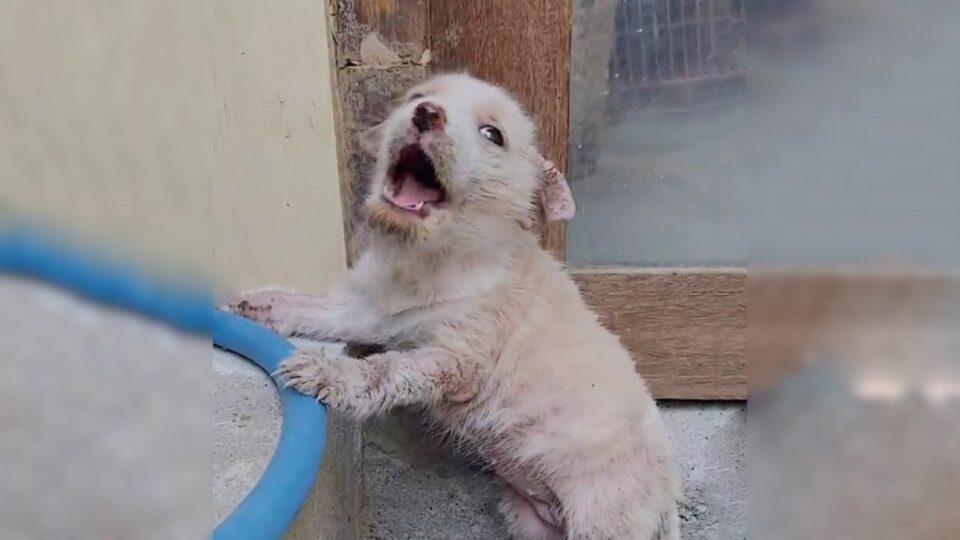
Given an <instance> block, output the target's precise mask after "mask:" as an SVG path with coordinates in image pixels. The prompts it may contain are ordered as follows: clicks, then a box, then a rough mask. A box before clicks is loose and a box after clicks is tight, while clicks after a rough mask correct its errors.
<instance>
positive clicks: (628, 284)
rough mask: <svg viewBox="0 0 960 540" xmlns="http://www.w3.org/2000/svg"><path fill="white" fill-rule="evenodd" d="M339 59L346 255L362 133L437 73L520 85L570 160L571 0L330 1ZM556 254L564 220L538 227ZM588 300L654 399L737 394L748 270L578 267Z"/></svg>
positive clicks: (547, 136)
mask: <svg viewBox="0 0 960 540" xmlns="http://www.w3.org/2000/svg"><path fill="white" fill-rule="evenodd" d="M327 8H328V15H329V17H330V23H331V24H330V26H331V28H332V29H333V31H332V33H331V41H332V43H331V45H332V46H331V50H332V51H333V54H334V55H335V57H334V62H335V65H336V77H335V79H336V82H335V86H336V88H335V91H336V99H337V101H338V102H339V103H340V105H341V106H340V107H338V113H339V114H338V117H337V122H338V131H339V133H341V134H342V135H343V136H342V138H341V140H340V142H339V143H338V152H339V157H340V163H341V174H340V177H341V194H342V197H343V205H344V231H345V234H346V236H347V239H346V241H347V246H348V258H349V259H350V260H352V259H353V258H355V257H356V254H357V253H358V252H359V250H360V249H361V246H362V244H363V239H362V229H363V227H362V226H361V225H360V224H359V221H358V217H357V216H358V205H359V201H360V200H361V198H362V194H363V193H364V192H365V190H366V185H365V179H364V173H365V171H366V170H367V169H368V167H369V165H370V162H369V158H368V157H366V156H365V155H364V153H363V152H361V151H360V149H359V147H358V142H357V141H358V137H357V136H358V134H359V132H360V131H361V130H362V129H363V128H365V127H368V126H370V125H373V124H374V123H375V122H377V121H378V120H379V119H380V118H382V117H383V116H384V114H385V113H386V111H387V110H389V108H390V106H391V105H392V103H393V100H394V99H395V97H396V96H398V95H400V94H401V93H402V92H403V91H404V90H405V89H406V88H408V87H409V86H410V85H412V84H413V83H415V82H416V81H419V80H421V79H423V78H424V77H426V76H427V75H429V74H431V73H435V72H444V71H455V70H467V71H469V72H471V73H472V74H474V75H476V76H479V77H482V78H484V79H487V80H490V81H493V82H495V83H497V84H500V85H502V86H504V87H505V88H506V89H508V90H509V91H511V92H512V93H513V94H514V95H516V96H517V97H518V98H519V99H520V100H521V101H523V103H524V105H525V106H526V107H527V109H528V110H529V111H530V113H531V115H532V116H533V118H534V119H535V121H536V123H537V127H538V130H539V133H540V144H541V149H542V151H543V152H544V154H545V155H546V156H547V157H548V159H551V160H552V161H554V162H555V163H556V164H557V165H558V167H560V169H561V170H564V171H565V170H567V165H568V148H569V140H570V54H571V30H572V16H573V14H572V1H571V0H527V1H524V2H516V1H514V0H483V1H476V2H463V1H459V0H328V4H327ZM542 236H543V244H544V246H545V247H546V248H547V249H549V250H550V251H551V252H553V253H554V254H555V255H557V257H558V258H560V259H561V260H563V259H564V258H565V248H566V236H565V228H564V226H563V224H552V225H550V226H548V227H546V228H545V229H544V230H543V231H542ZM571 273H572V274H573V277H574V279H575V280H576V281H577V283H578V285H579V286H580V288H581V291H582V292H583V294H584V297H585V299H586V300H587V302H588V303H589V304H590V305H591V306H593V307H594V308H595V309H596V310H597V311H598V313H599V314H600V317H601V319H602V320H603V321H604V323H605V324H606V325H607V326H608V327H609V328H610V329H611V330H613V331H614V332H615V333H617V334H618V335H619V336H620V337H621V339H622V341H623V342H624V344H625V345H626V346H627V347H628V348H629V349H630V350H631V352H632V353H633V354H634V356H635V357H636V358H637V359H638V360H637V369H638V371H639V372H640V373H642V374H643V375H644V377H645V378H646V380H647V382H648V384H649V386H650V388H651V391H652V392H653V394H654V396H655V397H657V398H659V399H692V400H707V399H710V400H713V399H723V400H725V399H745V398H746V395H747V366H746V269H743V268H702V269H698V268H650V269H646V268H615V267H612V268H577V269H573V270H572V271H571Z"/></svg>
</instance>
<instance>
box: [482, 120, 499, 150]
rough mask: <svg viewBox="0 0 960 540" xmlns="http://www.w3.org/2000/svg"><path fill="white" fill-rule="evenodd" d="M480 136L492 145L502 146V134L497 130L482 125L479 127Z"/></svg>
mask: <svg viewBox="0 0 960 540" xmlns="http://www.w3.org/2000/svg"><path fill="white" fill-rule="evenodd" d="M480 134H481V135H483V136H484V138H486V139H487V140H488V141H490V142H492V143H493V144H495V145H497V146H501V147H502V146H503V133H500V130H499V129H497V128H495V127H493V126H490V125H487V124H484V125H482V126H480Z"/></svg>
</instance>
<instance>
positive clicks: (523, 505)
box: [500, 486, 563, 540]
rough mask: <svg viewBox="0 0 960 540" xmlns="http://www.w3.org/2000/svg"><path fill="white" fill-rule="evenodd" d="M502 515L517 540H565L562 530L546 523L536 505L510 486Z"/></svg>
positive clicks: (504, 500) (502, 506) (504, 495)
mask: <svg viewBox="0 0 960 540" xmlns="http://www.w3.org/2000/svg"><path fill="white" fill-rule="evenodd" d="M500 513H501V514H502V515H503V519H504V520H505V521H506V522H507V530H509V531H510V535H511V536H512V537H513V538H514V539H516V540H563V533H562V532H560V529H559V528H557V527H556V526H554V525H553V524H551V523H548V522H547V521H544V519H543V518H541V517H540V514H539V513H538V512H537V509H536V507H535V506H534V503H533V502H532V501H530V500H529V499H527V498H526V497H524V496H523V495H521V494H520V493H517V491H516V490H514V489H513V488H512V487H510V486H507V487H506V488H505V489H504V493H503V498H502V499H501V500H500Z"/></svg>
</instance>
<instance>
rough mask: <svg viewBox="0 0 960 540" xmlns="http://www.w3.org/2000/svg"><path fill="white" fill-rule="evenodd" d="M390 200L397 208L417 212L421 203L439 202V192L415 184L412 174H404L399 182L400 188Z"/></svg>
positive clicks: (415, 180)
mask: <svg viewBox="0 0 960 540" xmlns="http://www.w3.org/2000/svg"><path fill="white" fill-rule="evenodd" d="M390 199H391V200H392V201H393V203H394V204H396V205H397V206H401V207H403V208H408V209H411V210H419V209H420V207H421V206H423V203H427V202H437V201H439V200H440V192H439V191H437V190H435V189H431V188H428V187H426V186H424V185H423V184H421V183H420V182H417V179H416V178H415V177H414V176H413V175H412V174H406V175H404V176H403V178H402V179H401V180H400V188H399V189H398V190H397V192H396V193H394V194H393V196H392V197H390Z"/></svg>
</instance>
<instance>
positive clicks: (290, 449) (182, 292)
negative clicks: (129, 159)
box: [0, 228, 326, 540]
mask: <svg viewBox="0 0 960 540" xmlns="http://www.w3.org/2000/svg"><path fill="white" fill-rule="evenodd" d="M0 272H3V273H10V274H17V275H22V276H26V277H31V278H34V279H38V280H42V281H46V282H48V283H51V284H53V285H56V286H59V287H61V288H64V289H66V290H69V291H72V292H74V293H77V294H79V295H81V296H84V297H86V298H89V299H91V300H93V301H96V302H99V303H102V304H105V305H109V306H113V307H118V308H122V309H127V310H129V311H132V312H135V313H139V314H141V315H144V316H147V317H150V318H152V319H155V320H159V321H161V322H164V323H166V324H169V325H171V326H173V327H175V328H178V329H181V330H184V331H187V332H192V333H203V334H208V335H212V337H213V344H214V345H216V346H217V347H220V348H222V349H225V350H228V351H231V352H234V353H237V354H239V355H241V356H243V357H245V358H247V359H248V360H251V361H253V362H254V363H256V364H257V365H258V366H260V367H261V368H262V369H263V370H264V371H266V372H267V373H273V372H275V371H276V369H277V366H278V364H279V363H280V361H281V360H283V359H284V358H286V357H287V356H289V355H290V353H291V352H292V351H294V346H293V345H292V344H290V343H289V342H288V341H287V340H285V339H283V338H282V337H280V336H279V335H277V334H275V333H274V332H272V331H270V330H269V329H267V328H265V327H263V326H260V325H258V324H256V323H254V322H252V321H249V320H247V319H244V318H242V317H238V316H236V315H232V314H230V313H226V312H222V311H218V310H216V309H213V308H211V298H210V296H209V295H208V294H203V293H200V292H198V291H196V290H189V289H186V288H183V287H172V286H170V285H165V284H161V283H160V282H158V281H155V280H151V279H149V278H148V277H146V276H144V275H142V274H140V273H139V272H137V271H134V270H132V269H130V268H126V267H124V266H122V265H117V264H109V263H106V262H104V261H102V260H100V259H96V258H94V257H90V256H89V255H86V254H84V253H82V252H81V251H78V250H76V249H74V248H72V247H70V246H68V245H67V244H65V243H61V242H58V241H56V240H54V239H53V238H52V237H51V236H49V235H43V234H38V233H36V232H33V231H30V230H29V229H23V228H18V229H11V230H7V231H5V232H2V233H0ZM274 382H275V383H277V381H276V380H275V381H274ZM278 388H279V392H280V401H281V405H282V408H283V422H282V425H281V430H280V440H279V442H278V443H277V447H276V449H275V450H274V453H273V457H271V459H270V463H268V464H267V468H266V470H265V471H264V473H263V476H262V477H261V478H260V480H259V481H258V483H257V485H256V486H254V488H253V489H252V490H251V491H250V493H249V494H247V496H246V497H245V498H244V499H243V501H242V502H241V503H240V504H239V505H238V506H237V508H235V509H234V510H233V512H232V513H231V514H230V515H229V516H228V517H227V518H226V519H225V520H224V521H223V523H221V524H220V525H219V526H218V527H217V528H216V529H215V530H214V532H213V538H214V539H215V540H240V539H251V540H278V539H280V538H281V537H282V536H283V534H284V533H285V532H286V531H287V529H289V528H290V525H291V524H292V523H293V520H294V518H295V517H296V514H297V512H298V511H299V509H300V507H301V506H302V505H303V502H304V501H305V500H306V498H307V496H308V495H309V494H310V489H311V487H312V486H313V482H314V479H315V478H316V476H317V472H318V471H319V469H320V462H321V459H322V456H323V448H324V442H325V435H326V411H325V409H324V407H323V406H322V405H319V404H317V402H316V401H315V400H314V399H312V398H310V397H307V396H305V395H302V394H298V393H297V392H295V391H293V390H290V389H284V388H282V386H281V385H279V384H278Z"/></svg>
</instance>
